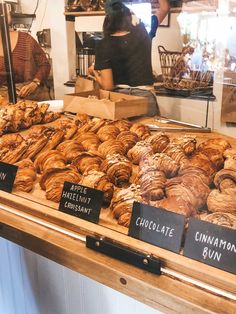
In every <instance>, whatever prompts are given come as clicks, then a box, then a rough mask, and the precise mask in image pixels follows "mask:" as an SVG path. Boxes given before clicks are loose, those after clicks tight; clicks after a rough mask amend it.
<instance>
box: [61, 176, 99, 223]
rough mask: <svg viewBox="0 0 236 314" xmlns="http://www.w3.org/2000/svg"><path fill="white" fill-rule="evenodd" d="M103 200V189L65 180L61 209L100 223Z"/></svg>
mask: <svg viewBox="0 0 236 314" xmlns="http://www.w3.org/2000/svg"><path fill="white" fill-rule="evenodd" d="M102 202H103V192H102V191H99V190H96V189H92V188H89V187H86V186H83V185H80V184H74V183H71V182H67V181H65V182H64V187H63V190H62V194H61V199H60V204H59V210H60V211H62V212H64V213H67V214H69V215H72V216H76V217H79V218H82V219H85V220H88V221H91V222H94V223H98V220H99V215H100V211H101V207H102Z"/></svg>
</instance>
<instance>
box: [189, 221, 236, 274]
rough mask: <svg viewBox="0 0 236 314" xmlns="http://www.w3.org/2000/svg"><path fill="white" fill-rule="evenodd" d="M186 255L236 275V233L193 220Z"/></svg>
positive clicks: (190, 223) (190, 225) (190, 222)
mask: <svg viewBox="0 0 236 314" xmlns="http://www.w3.org/2000/svg"><path fill="white" fill-rule="evenodd" d="M184 255H185V256H187V257H190V258H192V259H195V260H198V261H200V262H203V263H205V264H208V265H211V266H214V267H217V268H220V269H223V270H226V271H228V272H231V273H233V274H236V231H235V230H233V229H230V228H226V227H222V226H219V225H215V224H213V223H210V222H207V221H202V220H198V219H194V218H191V219H190V221H189V227H188V230H187V234H186V240H185V245H184Z"/></svg>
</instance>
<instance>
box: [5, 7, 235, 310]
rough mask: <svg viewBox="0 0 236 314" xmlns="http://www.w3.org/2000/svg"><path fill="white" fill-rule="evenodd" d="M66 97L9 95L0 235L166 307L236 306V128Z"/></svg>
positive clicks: (148, 301)
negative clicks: (70, 107) (106, 113)
mask: <svg viewBox="0 0 236 314" xmlns="http://www.w3.org/2000/svg"><path fill="white" fill-rule="evenodd" d="M74 3H75V1H74V2H73V3H72V2H71V4H73V5H74ZM211 75H212V73H211ZM208 78H209V80H207V84H208V83H209V81H210V77H208ZM195 83H196V82H195ZM185 87H186V86H185ZM185 90H186V88H184V91H185ZM89 96H90V97H91V95H89ZM89 96H88V97H87V98H88V99H86V101H89V99H91V102H92V101H95V100H96V101H97V102H99V101H103V102H104V99H101V100H98V99H97V98H96V99H94V98H89ZM105 102H106V104H107V105H109V100H107V99H106V101H105ZM117 102H119V100H117ZM62 103H63V102H60V105H61V106H60V107H58V106H55V107H54V106H53V101H52V102H47V101H45V102H41V103H37V102H31V101H24V100H21V101H16V102H15V104H14V105H13V104H10V103H7V102H6V101H5V100H4V99H1V107H0V133H1V136H0V236H1V237H3V238H6V239H9V240H11V241H13V242H15V243H17V244H19V245H21V246H23V247H25V248H28V249H30V250H32V251H33V252H36V253H38V254H40V255H42V256H45V257H47V258H49V259H51V260H53V261H56V262H57V263H59V264H61V265H64V266H66V267H68V268H70V269H72V270H75V271H77V272H79V273H81V274H83V275H85V276H88V277H90V278H92V279H94V280H96V281H98V282H100V283H102V284H105V285H107V286H109V287H111V288H113V289H115V290H117V291H120V292H122V293H125V294H127V295H129V296H131V297H133V298H135V299H137V300H139V301H141V302H143V303H145V304H148V305H150V306H152V307H153V308H155V309H159V310H161V311H163V312H164V313H175V312H177V313H194V312H195V313H222V312H224V313H235V311H236V303H235V301H236V294H235V291H236V280H235V278H236V277H235V275H236V268H235V265H236V243H235V239H236V237H235V235H236V211H235V210H236V199H235V195H236V193H235V192H236V139H235V137H232V136H227V135H224V134H222V133H219V132H217V131H216V130H211V129H210V128H207V126H206V127H201V126H199V125H193V124H192V125H191V124H188V125H186V124H184V123H180V122H179V121H175V120H171V119H169V120H168V119H165V118H164V117H159V118H156V117H155V118H147V117H145V116H143V115H142V116H139V117H137V116H136V117H134V115H133V116H132V117H131V118H129V120H128V119H126V117H125V116H124V117H121V118H119V119H114V120H112V119H107V118H105V117H101V116H96V115H91V114H90V115H88V112H86V111H85V110H83V111H80V112H77V113H76V112H74V113H71V112H68V111H67V110H66V108H65V107H63V106H62Z"/></svg>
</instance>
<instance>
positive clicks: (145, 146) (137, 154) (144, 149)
mask: <svg viewBox="0 0 236 314" xmlns="http://www.w3.org/2000/svg"><path fill="white" fill-rule="evenodd" d="M150 155H153V150H152V145H151V144H150V143H147V142H145V141H140V142H137V143H136V144H135V145H134V146H133V147H132V148H131V149H130V150H128V153H127V156H128V158H129V159H130V160H131V161H132V162H133V163H134V164H135V165H138V164H139V162H140V161H141V160H142V159H145V158H146V157H148V156H150Z"/></svg>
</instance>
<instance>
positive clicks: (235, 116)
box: [221, 84, 236, 122]
mask: <svg viewBox="0 0 236 314" xmlns="http://www.w3.org/2000/svg"><path fill="white" fill-rule="evenodd" d="M221 120H222V122H236V85H234V84H228V85H226V84H225V85H224V87H223V95H222V107H221Z"/></svg>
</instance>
